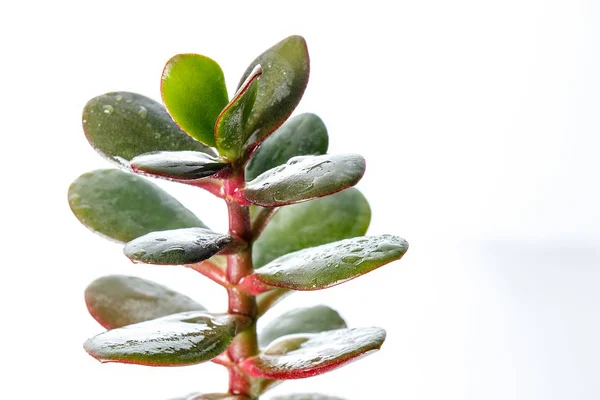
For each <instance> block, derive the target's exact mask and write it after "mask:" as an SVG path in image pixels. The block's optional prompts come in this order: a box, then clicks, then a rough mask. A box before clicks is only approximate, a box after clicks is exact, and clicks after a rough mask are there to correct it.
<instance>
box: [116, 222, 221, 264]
mask: <svg viewBox="0 0 600 400" xmlns="http://www.w3.org/2000/svg"><path fill="white" fill-rule="evenodd" d="M231 240H232V239H231V236H229V235H223V234H221V233H216V232H213V231H211V230H210V229H205V228H186V229H174V230H170V231H159V232H150V233H148V234H146V235H144V236H141V237H139V238H137V239H134V240H132V241H131V242H129V243H127V245H126V246H125V249H124V250H123V252H124V253H125V255H126V256H127V257H129V258H130V259H131V260H132V261H134V262H140V263H146V264H160V265H183V264H194V263H198V262H200V261H204V260H207V259H209V258H210V257H212V256H213V255H215V254H217V253H218V252H219V251H221V250H223V249H224V248H225V246H227V245H228V244H229V243H231Z"/></svg>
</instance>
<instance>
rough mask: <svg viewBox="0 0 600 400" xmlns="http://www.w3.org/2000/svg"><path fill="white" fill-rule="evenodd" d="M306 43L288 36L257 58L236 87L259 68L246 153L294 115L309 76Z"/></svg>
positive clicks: (301, 39)
mask: <svg viewBox="0 0 600 400" xmlns="http://www.w3.org/2000/svg"><path fill="white" fill-rule="evenodd" d="M309 64H310V63H309V58H308V49H307V48H306V42H305V40H304V38H303V37H301V36H290V37H288V38H286V39H284V40H282V41H281V42H279V43H277V44H276V45H275V46H273V47H271V48H270V49H268V50H267V51H265V52H264V53H263V54H261V55H260V56H258V57H257V58H256V59H255V60H254V61H253V62H252V63H250V65H249V66H248V68H247V69H246V72H244V75H243V76H242V79H241V80H240V84H239V87H241V86H242V85H243V83H244V82H245V81H246V79H247V78H248V76H250V74H252V71H254V68H255V67H256V66H257V65H260V66H261V67H262V77H261V78H260V80H259V81H258V91H257V94H256V100H255V102H254V107H253V108H252V112H251V114H250V116H249V118H248V122H247V124H246V131H247V135H248V136H249V137H250V139H249V140H248V141H247V142H246V146H245V147H246V149H248V150H251V149H252V148H254V147H255V146H257V145H258V144H260V143H261V142H262V141H263V140H265V139H266V138H267V137H268V136H269V135H270V134H271V133H272V132H273V131H274V130H275V129H277V127H278V126H279V125H281V124H282V123H283V122H284V121H285V120H286V119H287V118H288V117H289V115H290V114H291V113H292V111H294V108H296V106H297V105H298V103H299V102H300V99H301V98H302V94H303V93H304V89H305V88H306V84H307V83H308V75H309V69H310V66H309Z"/></svg>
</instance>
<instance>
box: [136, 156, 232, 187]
mask: <svg viewBox="0 0 600 400" xmlns="http://www.w3.org/2000/svg"><path fill="white" fill-rule="evenodd" d="M130 165H131V168H132V169H133V170H134V171H135V172H138V173H140V172H141V173H144V174H149V175H155V176H158V177H165V178H169V179H177V180H186V181H187V180H195V179H201V178H206V177H209V176H212V175H215V174H217V173H218V172H221V171H223V170H224V169H226V168H227V167H228V166H229V165H230V164H229V163H228V162H227V161H225V160H223V159H220V158H216V157H212V156H210V155H208V154H205V153H200V152H197V151H157V152H152V153H146V154H141V155H139V156H137V157H134V158H133V159H132V160H131V162H130Z"/></svg>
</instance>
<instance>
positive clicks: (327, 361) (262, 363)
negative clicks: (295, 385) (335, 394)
mask: <svg viewBox="0 0 600 400" xmlns="http://www.w3.org/2000/svg"><path fill="white" fill-rule="evenodd" d="M384 340H385V331H384V330H383V329H381V328H354V329H337V330H334V331H329V332H323V333H312V334H311V333H307V334H297V335H290V336H284V337H282V338H279V339H278V340H276V341H274V342H273V343H271V344H270V345H269V347H267V348H266V349H265V350H264V351H263V352H261V353H260V354H259V355H258V356H255V357H250V358H248V359H246V360H244V361H243V362H242V363H241V368H242V369H244V370H245V371H246V372H248V373H250V374H251V375H252V376H255V377H262V378H269V379H281V380H283V379H301V378H308V377H311V376H315V375H319V374H322V373H325V372H328V371H331V370H333V369H336V368H339V367H341V366H344V365H346V364H348V363H349V362H350V361H353V360H355V359H357V358H358V357H361V356H364V355H367V354H369V353H371V352H373V351H376V350H379V348H380V347H381V345H382V344H383V341H384Z"/></svg>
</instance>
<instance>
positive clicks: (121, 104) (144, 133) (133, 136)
mask: <svg viewBox="0 0 600 400" xmlns="http://www.w3.org/2000/svg"><path fill="white" fill-rule="evenodd" d="M82 119H83V130H84V132H85V135H86V137H87V139H88V141H89V142H90V144H91V145H92V147H93V148H94V149H96V151H98V152H99V153H100V154H101V155H103V156H104V157H106V158H107V159H109V160H110V161H112V162H114V163H116V164H118V165H119V166H120V167H126V168H129V160H131V159H132V158H133V157H135V156H137V155H140V154H143V153H149V152H151V151H159V150H164V151H182V150H192V151H200V152H204V153H207V154H211V155H212V154H214V152H213V150H212V149H210V148H209V147H206V146H205V145H203V144H202V143H200V142H198V141H196V140H194V139H193V138H191V137H190V136H188V135H187V134H186V133H185V132H183V131H182V130H181V129H180V128H179V127H178V126H177V124H176V123H175V122H173V119H172V118H171V116H170V115H169V113H168V112H167V110H165V107H164V106H163V105H162V104H160V103H158V102H156V101H154V100H152V99H150V98H148V97H145V96H142V95H140V94H136V93H129V92H114V93H106V94H103V95H101V96H98V97H94V98H93V99H92V100H90V101H89V102H88V103H87V104H86V105H85V107H84V109H83V116H82Z"/></svg>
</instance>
